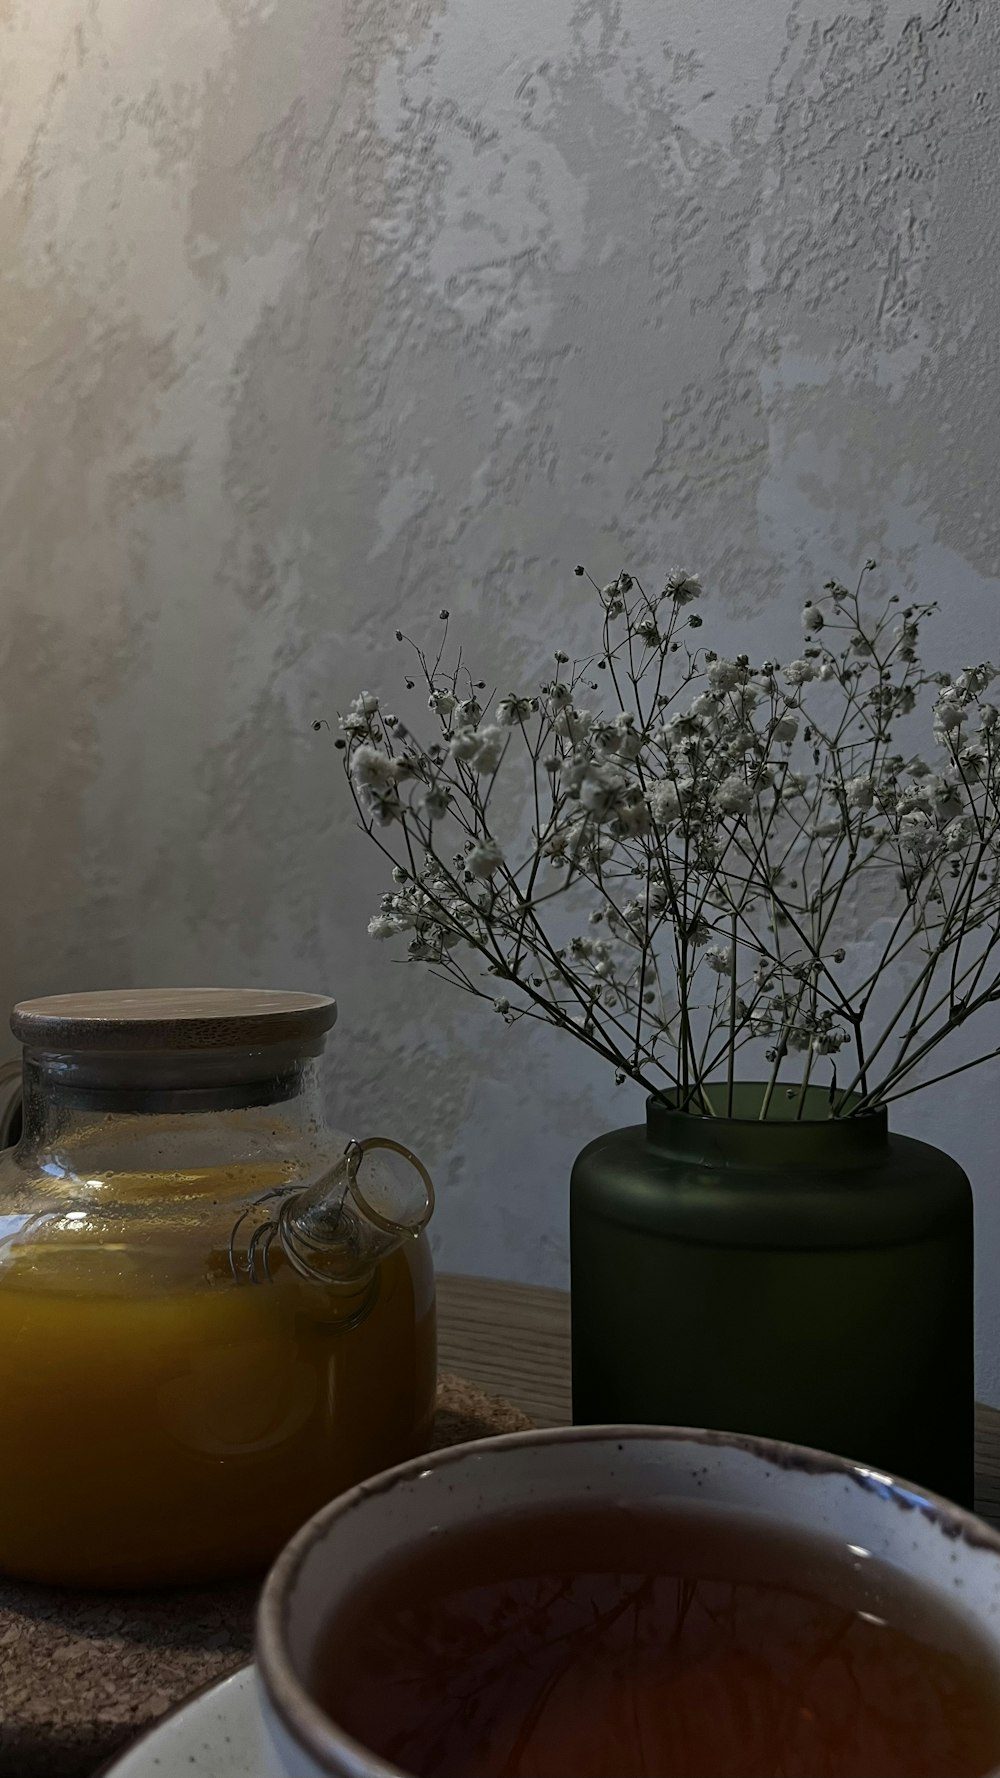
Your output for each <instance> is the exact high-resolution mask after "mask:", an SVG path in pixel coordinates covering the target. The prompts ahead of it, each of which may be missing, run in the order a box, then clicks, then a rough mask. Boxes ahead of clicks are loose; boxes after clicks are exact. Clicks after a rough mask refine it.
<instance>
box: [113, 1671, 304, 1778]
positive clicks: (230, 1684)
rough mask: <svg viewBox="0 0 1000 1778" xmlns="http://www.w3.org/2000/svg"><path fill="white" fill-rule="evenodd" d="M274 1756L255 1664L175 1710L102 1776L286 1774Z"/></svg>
mask: <svg viewBox="0 0 1000 1778" xmlns="http://www.w3.org/2000/svg"><path fill="white" fill-rule="evenodd" d="M274 1757H275V1756H274V1752H273V1749H272V1748H270V1747H268V1746H267V1745H266V1744H265V1741H264V1725H263V1723H262V1722H261V1718H260V1711H259V1709H258V1707H257V1693H256V1690H255V1687H254V1677H253V1666H252V1664H251V1665H249V1666H247V1667H241V1668H240V1670H239V1672H238V1673H231V1674H230V1675H229V1678H228V1679H220V1680H219V1682H218V1684H217V1685H213V1686H210V1687H209V1689H208V1690H207V1691H204V1692H198V1693H197V1694H196V1696H195V1697H193V1698H190V1699H189V1700H188V1702H187V1703H186V1704H181V1705H179V1707H178V1708H177V1709H176V1710H172V1711H171V1712H170V1715H169V1716H166V1717H164V1719H163V1721H162V1722H159V1723H157V1725H156V1727H155V1728H153V1729H149V1730H148V1731H147V1733H146V1734H145V1735H142V1736H140V1738H139V1740H138V1741H134V1742H133V1743H132V1746H131V1747H130V1748H129V1749H128V1751H127V1752H126V1753H123V1754H122V1756H121V1759H119V1760H117V1761H116V1762H115V1764H114V1765H113V1766H109V1767H108V1768H107V1770H106V1772H105V1774H104V1778H283V1774H282V1773H280V1772H277V1771H276V1770H275V1765H274Z"/></svg>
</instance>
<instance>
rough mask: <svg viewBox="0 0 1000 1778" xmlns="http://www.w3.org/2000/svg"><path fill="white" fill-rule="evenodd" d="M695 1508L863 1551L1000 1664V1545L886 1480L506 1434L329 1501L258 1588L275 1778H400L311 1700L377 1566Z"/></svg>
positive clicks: (608, 1436) (810, 1463) (681, 1442)
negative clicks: (520, 1513)
mask: <svg viewBox="0 0 1000 1778" xmlns="http://www.w3.org/2000/svg"><path fill="white" fill-rule="evenodd" d="M602 1498H605V1499H607V1500H609V1501H615V1502H616V1503H629V1502H635V1503H636V1504H642V1505H645V1506H650V1505H652V1504H662V1505H664V1506H669V1505H671V1504H672V1503H685V1502H687V1503H691V1502H697V1503H698V1504H699V1505H700V1506H709V1507H712V1506H717V1507H720V1508H724V1509H727V1510H734V1509H735V1510H737V1511H739V1512H740V1513H743V1514H747V1515H752V1516H753V1518H754V1520H755V1521H756V1522H757V1523H758V1524H763V1523H768V1522H769V1523H770V1524H771V1525H772V1526H773V1527H774V1528H775V1529H776V1530H778V1531H782V1530H791V1529H797V1530H800V1531H804V1532H815V1533H821V1534H825V1535H827V1536H829V1537H832V1538H834V1539H836V1540H837V1541H839V1542H841V1543H843V1544H853V1545H855V1546H859V1547H860V1548H863V1549H866V1550H870V1551H871V1552H872V1554H873V1555H875V1556H878V1557H880V1558H881V1559H882V1560H883V1561H884V1562H886V1563H888V1564H889V1565H890V1566H891V1567H895V1568H898V1569H900V1570H904V1571H905V1572H906V1574H907V1575H909V1576H910V1577H911V1578H912V1579H915V1580H917V1581H919V1582H921V1583H923V1585H925V1586H926V1587H927V1588H929V1589H930V1590H931V1591H932V1592H933V1593H936V1594H937V1595H939V1596H940V1597H942V1598H944V1599H945V1600H947V1601H949V1602H950V1604H951V1605H952V1607H953V1608H954V1607H955V1606H956V1605H957V1606H958V1607H959V1608H960V1609H961V1610H962V1611H963V1612H964V1613H966V1614H967V1615H968V1616H969V1617H970V1618H971V1619H973V1620H974V1621H975V1623H976V1624H977V1625H978V1627H979V1629H980V1631H981V1633H982V1634H983V1635H984V1636H985V1638H986V1640H987V1642H988V1643H989V1644H992V1647H993V1649H994V1650H995V1653H996V1657H997V1661H998V1663H1000V1535H998V1534H997V1533H996V1532H994V1531H992V1530H991V1529H990V1527H989V1526H988V1525H986V1524H984V1523H983V1522H982V1521H981V1520H979V1519H976V1518H974V1517H973V1516H972V1515H971V1514H970V1513H966V1512H963V1511H962V1510H961V1509H960V1508H959V1507H955V1506H950V1505H949V1504H948V1503H947V1502H946V1501H943V1500H939V1499H937V1498H936V1497H935V1496H933V1495H928V1494H923V1493H921V1492H920V1491H919V1490H917V1489H915V1488H913V1487H910V1486H908V1485H907V1484H906V1483H903V1482H899V1481H896V1480H895V1479H894V1478H893V1477H891V1476H888V1475H884V1474H882V1473H881V1472H880V1471H877V1470H873V1469H866V1468H864V1467H863V1466H861V1465H859V1464H856V1463H849V1462H847V1461H845V1460H844V1459H842V1458H839V1457H831V1456H825V1455H823V1454H821V1453H820V1452H817V1451H807V1450H803V1449H801V1448H799V1447H797V1446H794V1445H784V1444H777V1443H774V1442H772V1441H770V1440H768V1439H757V1438H748V1437H743V1436H741V1435H739V1434H736V1433H719V1432H698V1431H691V1430H685V1429H679V1428H676V1427H664V1428H659V1427H649V1426H587V1427H564V1428H563V1427H561V1428H558V1429H555V1430H552V1431H545V1432H523V1433H512V1434H508V1435H507V1436H505V1437H502V1438H492V1439H483V1440H482V1441H481V1442H480V1443H477V1444H472V1445H459V1446H454V1447H452V1448H451V1449H449V1450H444V1451H438V1452H436V1453H435V1454H434V1455H433V1456H430V1457H426V1458H422V1459H417V1460H416V1461H414V1462H410V1463H406V1464H403V1465H402V1466H401V1467H400V1468H398V1469H393V1470H388V1471H386V1473H385V1474H383V1475H380V1476H376V1477H375V1478H374V1480H373V1481H370V1482H366V1483H363V1484H362V1486H361V1487H358V1488H354V1489H353V1490H352V1491H351V1492H350V1493H349V1494H343V1495H341V1496H340V1498H339V1499H337V1500H334V1501H331V1503H330V1505H329V1506H326V1507H324V1508H323V1509H322V1511H320V1512H318V1513H317V1514H316V1516H315V1518H313V1519H310V1521H309V1523H308V1524H307V1525H305V1526H303V1528H302V1530H301V1531H299V1532H298V1533H297V1534H296V1535H295V1537H293V1538H292V1540H291V1542H290V1543H289V1544H288V1545H287V1547H286V1548H285V1550H284V1551H283V1552H282V1554H281V1555H280V1556H279V1557H278V1559H277V1561H276V1563H275V1564H274V1567H273V1568H272V1569H271V1572H270V1574H269V1576H268V1578H267V1581H266V1583H265V1586H264V1590H263V1594H262V1597H261V1602H260V1608H259V1613H258V1619H257V1646H256V1654H257V1674H258V1685H259V1687H260V1697H261V1707H262V1711H263V1715H264V1721H265V1726H266V1731H267V1734H268V1736H269V1737H270V1740H271V1742H272V1744H273V1747H274V1749H275V1760H276V1769H277V1770H280V1771H281V1772H282V1773H287V1774H288V1778H401V1775H400V1773H399V1770H398V1768H397V1767H395V1766H391V1765H387V1764H386V1763H385V1761H384V1760H382V1759H379V1758H377V1757H376V1756H375V1755H374V1754H372V1753H369V1752H368V1751H367V1750H366V1749H365V1748H364V1747H362V1746H360V1745H359V1744H358V1743H357V1742H356V1741H354V1740H352V1739H351V1737H350V1736H348V1735H346V1734H344V1733H343V1732H342V1731H341V1730H340V1729H338V1727H337V1725H336V1724H335V1723H334V1722H332V1721H331V1720H330V1719H329V1718H328V1717H327V1716H326V1715H325V1714H324V1712H323V1711H322V1710H321V1709H320V1708H319V1706H318V1705H317V1704H316V1703H315V1702H314V1701H313V1699H312V1697H311V1696H310V1693H309V1685H308V1675H309V1673H310V1670H311V1663H312V1659H313V1656H314V1653H315V1650H316V1644H317V1638H318V1636H319V1634H320V1632H321V1630H322V1628H323V1627H324V1626H325V1625H326V1624H327V1623H329V1621H330V1620H331V1618H332V1617H334V1615H335V1614H336V1611H337V1607H338V1605H339V1604H341V1603H342V1602H343V1601H344V1600H345V1599H346V1598H347V1597H348V1596H349V1595H350V1594H351V1592H352V1591H353V1590H354V1588H355V1587H356V1586H357V1585H358V1584H359V1582H363V1581H364V1580H365V1579H366V1578H367V1577H368V1576H369V1575H370V1574H371V1573H372V1571H373V1569H374V1568H375V1567H376V1566H379V1565H381V1564H382V1563H384V1562H385V1561H386V1560H388V1559H391V1558H393V1557H394V1556H399V1555H403V1554H405V1553H406V1552H408V1551H411V1550H413V1549H414V1548H415V1547H417V1546H419V1545H420V1544H421V1543H422V1541H423V1540H424V1539H425V1538H426V1537H427V1536H428V1535H429V1534H430V1533H431V1532H432V1531H438V1530H446V1529H449V1528H453V1527H458V1526H467V1525H470V1524H474V1523H476V1522H477V1521H482V1520H483V1519H484V1518H488V1517H491V1516H493V1515H495V1514H498V1513H509V1512H511V1511H512V1510H515V1509H518V1508H521V1509H523V1508H549V1509H551V1508H558V1507H560V1506H564V1505H566V1504H567V1503H571V1502H572V1503H576V1504H585V1505H586V1506H587V1507H588V1508H591V1507H593V1505H594V1503H595V1502H599V1501H600V1500H601V1499H602Z"/></svg>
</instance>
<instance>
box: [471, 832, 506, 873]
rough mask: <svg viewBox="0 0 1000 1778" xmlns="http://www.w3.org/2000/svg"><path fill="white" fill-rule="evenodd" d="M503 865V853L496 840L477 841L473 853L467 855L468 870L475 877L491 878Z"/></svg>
mask: <svg viewBox="0 0 1000 1778" xmlns="http://www.w3.org/2000/svg"><path fill="white" fill-rule="evenodd" d="M502 864H503V853H502V851H501V850H500V847H499V846H498V845H497V843H496V840H477V841H476V843H475V845H474V846H473V848H472V850H471V852H468V853H467V854H466V859H465V865H466V869H467V870H470V871H471V872H472V874H473V876H474V877H483V878H485V877H491V876H492V875H493V872H494V871H496V870H499V869H500V866H501V865H502Z"/></svg>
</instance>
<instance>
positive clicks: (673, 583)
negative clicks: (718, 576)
mask: <svg viewBox="0 0 1000 1778" xmlns="http://www.w3.org/2000/svg"><path fill="white" fill-rule="evenodd" d="M663 597H664V598H665V599H672V600H673V601H674V604H675V605H690V604H691V603H692V601H693V600H694V599H700V598H701V581H700V580H699V578H698V576H697V574H688V573H687V571H686V569H684V568H675V569H674V571H673V573H672V574H668V575H667V581H666V585H665V586H664V588H663Z"/></svg>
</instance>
